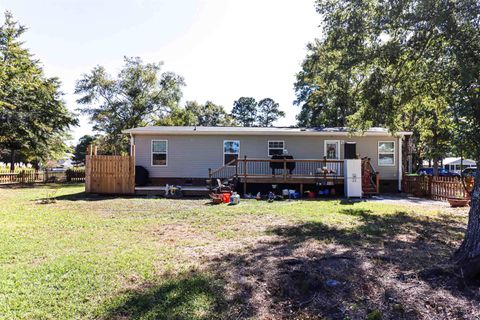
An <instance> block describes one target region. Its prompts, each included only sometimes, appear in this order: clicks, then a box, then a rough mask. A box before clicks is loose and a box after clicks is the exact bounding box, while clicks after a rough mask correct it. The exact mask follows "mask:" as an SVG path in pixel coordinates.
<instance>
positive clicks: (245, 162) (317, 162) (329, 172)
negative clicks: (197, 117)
mask: <svg viewBox="0 0 480 320" xmlns="http://www.w3.org/2000/svg"><path fill="white" fill-rule="evenodd" d="M234 177H238V178H242V177H243V178H249V177H272V178H274V179H284V180H286V179H287V178H305V177H311V178H315V177H317V178H325V177H328V178H336V179H338V178H342V177H343V160H329V159H325V158H324V159H249V158H247V157H244V158H243V159H235V160H232V161H231V162H230V163H228V164H226V165H224V166H222V167H220V168H218V169H215V170H212V169H209V178H210V179H229V178H234Z"/></svg>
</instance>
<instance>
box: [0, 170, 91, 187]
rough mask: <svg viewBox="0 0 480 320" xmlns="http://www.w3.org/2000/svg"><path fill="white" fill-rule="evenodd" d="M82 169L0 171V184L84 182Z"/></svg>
mask: <svg viewBox="0 0 480 320" xmlns="http://www.w3.org/2000/svg"><path fill="white" fill-rule="evenodd" d="M84 181H85V171H84V170H67V171H65V172H57V171H33V170H22V171H17V172H0V184H3V185H6V184H32V183H60V182H84Z"/></svg>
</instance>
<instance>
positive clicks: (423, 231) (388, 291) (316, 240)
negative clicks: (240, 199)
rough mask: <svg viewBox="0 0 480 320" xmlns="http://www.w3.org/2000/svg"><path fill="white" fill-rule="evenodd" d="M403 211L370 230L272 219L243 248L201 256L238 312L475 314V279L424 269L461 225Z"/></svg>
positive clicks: (478, 298) (293, 315) (445, 254)
mask: <svg viewBox="0 0 480 320" xmlns="http://www.w3.org/2000/svg"><path fill="white" fill-rule="evenodd" d="M402 219H403V220H401V221H397V220H392V221H387V223H392V224H393V225H392V227H393V228H392V231H390V232H387V233H381V234H379V235H378V237H371V238H368V237H367V238H366V237H365V235H364V234H362V230H361V229H359V230H356V231H353V232H352V231H348V232H347V231H342V230H336V229H331V228H329V227H327V226H324V225H319V224H305V225H300V226H291V225H285V226H283V227H274V228H272V229H271V236H270V237H268V238H263V239H261V240H259V241H257V242H256V243H255V244H254V245H252V246H251V247H250V248H248V249H246V250H242V251H241V252H231V253H230V254H227V255H219V256H217V257H215V258H213V259H205V260H204V263H205V265H204V268H205V270H209V271H212V270H213V271H214V272H215V273H217V274H218V275H219V276H220V277H222V278H224V279H225V280H226V283H227V284H228V285H227V287H228V288H227V289H228V290H227V292H229V295H230V299H231V300H232V301H241V306H242V307H241V308H240V310H236V312H237V313H236V314H235V315H231V316H232V317H233V318H238V319H246V318H259V319H366V318H367V317H368V318H369V319H478V317H480V292H479V287H478V286H477V287H468V286H466V285H465V284H464V283H463V282H462V280H461V278H459V277H457V276H455V275H452V274H450V273H448V272H445V274H441V273H440V274H439V273H436V274H435V275H433V276H423V275H422V274H423V272H424V270H426V269H427V268H431V267H432V266H436V267H438V268H440V269H442V270H443V268H444V269H445V270H447V269H448V265H445V263H446V262H448V258H449V256H450V255H451V253H452V252H453V250H454V249H455V248H456V246H457V245H458V241H455V240H454V239H453V240H452V239H445V237H448V235H449V234H450V233H453V232H457V231H458V229H459V228H462V226H460V225H458V223H455V222H452V221H449V220H448V219H446V220H444V221H434V220H428V221H411V219H410V218H407V217H402ZM367 223H368V222H367ZM375 223H379V222H378V221H375ZM332 237H333V238H334V239H336V241H333V242H332V241H331V239H332ZM325 239H328V241H325Z"/></svg>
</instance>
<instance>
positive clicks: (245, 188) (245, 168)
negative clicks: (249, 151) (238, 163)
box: [243, 156, 247, 195]
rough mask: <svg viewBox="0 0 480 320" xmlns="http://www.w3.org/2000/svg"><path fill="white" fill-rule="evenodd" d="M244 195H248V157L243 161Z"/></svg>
mask: <svg viewBox="0 0 480 320" xmlns="http://www.w3.org/2000/svg"><path fill="white" fill-rule="evenodd" d="M243 194H244V195H245V194H247V156H245V157H244V159H243Z"/></svg>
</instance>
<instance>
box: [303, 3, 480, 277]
mask: <svg viewBox="0 0 480 320" xmlns="http://www.w3.org/2000/svg"><path fill="white" fill-rule="evenodd" d="M316 4H317V11H318V12H319V13H320V14H321V16H322V26H323V31H324V34H325V37H324V39H322V40H321V43H322V46H323V48H324V49H326V50H327V52H328V53H329V54H333V55H335V56H341V57H348V56H349V55H350V56H351V58H347V60H345V61H347V62H349V63H348V64H347V63H342V64H339V65H337V66H334V69H336V68H339V70H340V71H341V72H343V71H345V70H347V71H349V72H351V73H350V76H349V81H350V83H351V87H354V88H358V89H355V94H356V95H355V96H356V98H357V99H356V100H355V104H356V106H355V110H354V111H353V112H352V114H351V115H350V116H348V117H347V123H348V124H349V125H351V126H353V127H354V128H357V129H360V130H362V129H365V128H367V127H369V126H371V125H372V123H375V121H376V122H378V123H380V124H383V125H386V126H387V127H388V128H389V129H390V130H391V131H393V132H395V131H397V130H400V129H409V127H408V126H411V127H414V128H415V127H416V128H420V129H417V130H418V131H420V133H419V136H420V138H422V137H423V138H426V140H427V141H428V140H430V142H431V145H430V147H432V146H434V144H436V145H437V147H439V148H440V149H437V150H434V151H433V152H434V154H433V156H435V157H436V156H437V155H438V154H439V153H441V152H438V151H439V150H441V149H442V148H444V145H443V142H445V137H446V136H447V135H448V133H450V136H451V137H453V133H454V130H452V126H453V125H455V124H457V125H459V126H460V128H462V131H463V132H464V135H463V136H464V139H465V144H466V145H468V146H470V148H471V151H470V153H471V154H472V155H473V156H474V157H475V158H476V159H477V160H478V167H479V168H480V144H479V143H478V141H480V32H479V30H480V5H479V3H478V0H463V1H453V0H446V1H443V0H415V1H414V0H400V1H386V0H384V1H378V0H359V1H347V0H339V1H337V0H335V1H334V0H318V1H317V2H316ZM324 54H327V53H324ZM346 65H347V66H348V68H345V66H346ZM318 83H320V82H318ZM311 90H312V92H316V88H315V86H312V87H311ZM304 92H305V94H306V96H311V94H312V93H311V92H309V90H308V89H307V90H305V91H304ZM429 152H430V151H429ZM437 152H438V153H437ZM477 176H480V171H479V172H478V173H477ZM455 258H456V262H457V263H458V267H459V268H461V270H462V272H461V273H462V274H463V275H464V276H466V277H475V276H479V275H480V179H477V181H476V182H475V187H474V192H473V195H472V205H471V208H470V212H469V222H468V227H467V231H466V234H465V239H464V241H463V243H462V245H461V247H460V248H459V250H458V252H457V254H456V255H455Z"/></svg>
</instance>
